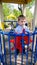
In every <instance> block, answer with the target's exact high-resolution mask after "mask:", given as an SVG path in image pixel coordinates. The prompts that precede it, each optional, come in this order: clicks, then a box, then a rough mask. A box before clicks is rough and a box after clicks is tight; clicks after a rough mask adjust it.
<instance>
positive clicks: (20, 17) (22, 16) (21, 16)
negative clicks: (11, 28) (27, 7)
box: [18, 15, 26, 21]
mask: <svg viewBox="0 0 37 65" xmlns="http://www.w3.org/2000/svg"><path fill="white" fill-rule="evenodd" d="M22 18H24V19H25V18H26V17H25V16H24V15H20V16H19V17H18V21H19V20H20V19H22Z"/></svg>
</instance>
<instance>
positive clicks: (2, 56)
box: [0, 28, 37, 65]
mask: <svg viewBox="0 0 37 65" xmlns="http://www.w3.org/2000/svg"><path fill="white" fill-rule="evenodd" d="M1 35H2V36H4V38H3V39H4V45H3V46H4V48H3V47H2V37H0V64H1V63H2V64H3V65H35V63H36V61H37V28H36V29H35V31H34V32H33V33H31V34H30V33H28V32H27V34H24V33H22V34H16V33H14V31H10V32H4V31H0V36H1ZM5 35H6V36H7V41H6V39H5ZM11 36H14V38H15V42H14V46H12V45H11V43H10V40H11ZM17 36H22V42H21V45H22V53H21V54H18V55H17V52H16V37H17ZM24 36H28V44H26V45H25V44H24V39H23V37H24ZM31 36H32V40H33V41H32V47H31V49H32V51H29V50H28V47H29V44H30V42H29V41H30V37H31ZM35 36H36V42H35V43H36V45H35V43H34V40H35ZM34 45H35V46H34ZM25 46H27V47H26V49H25V53H23V48H24V47H25ZM12 47H14V49H13V50H11V48H12ZM19 57H20V59H21V60H20V59H18V58H19ZM17 59H18V60H17ZM18 61H19V62H18Z"/></svg>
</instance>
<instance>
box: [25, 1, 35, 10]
mask: <svg viewBox="0 0 37 65" xmlns="http://www.w3.org/2000/svg"><path fill="white" fill-rule="evenodd" d="M34 4H35V0H32V1H31V2H30V3H28V4H27V5H26V6H27V7H28V8H29V9H30V8H32V6H33V5H34Z"/></svg>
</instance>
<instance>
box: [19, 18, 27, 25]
mask: <svg viewBox="0 0 37 65" xmlns="http://www.w3.org/2000/svg"><path fill="white" fill-rule="evenodd" d="M25 22H26V19H24V18H21V19H20V20H19V21H18V24H19V25H21V26H23V25H24V24H25Z"/></svg>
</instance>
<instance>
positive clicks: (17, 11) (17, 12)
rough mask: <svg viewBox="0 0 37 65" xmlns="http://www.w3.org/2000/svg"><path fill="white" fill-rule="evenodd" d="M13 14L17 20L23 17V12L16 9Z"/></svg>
mask: <svg viewBox="0 0 37 65" xmlns="http://www.w3.org/2000/svg"><path fill="white" fill-rule="evenodd" d="M13 14H14V15H15V16H16V18H17V17H18V16H19V15H21V11H19V10H16V9H14V10H13Z"/></svg>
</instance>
